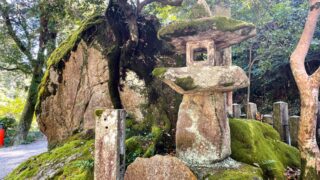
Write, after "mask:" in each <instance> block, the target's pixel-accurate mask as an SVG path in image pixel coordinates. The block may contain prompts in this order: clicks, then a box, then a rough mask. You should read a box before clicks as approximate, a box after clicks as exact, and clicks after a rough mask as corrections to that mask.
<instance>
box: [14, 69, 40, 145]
mask: <svg viewBox="0 0 320 180" xmlns="http://www.w3.org/2000/svg"><path fill="white" fill-rule="evenodd" d="M41 77H42V75H37V74H33V76H32V80H31V85H30V87H29V90H28V96H27V100H26V104H25V106H24V108H23V112H22V115H21V118H20V121H19V125H18V133H17V135H16V137H15V141H14V144H15V145H18V144H21V143H22V142H24V141H26V140H27V136H28V133H29V130H30V127H31V123H32V119H33V115H34V108H35V105H36V101H37V95H38V86H39V84H40V82H41Z"/></svg>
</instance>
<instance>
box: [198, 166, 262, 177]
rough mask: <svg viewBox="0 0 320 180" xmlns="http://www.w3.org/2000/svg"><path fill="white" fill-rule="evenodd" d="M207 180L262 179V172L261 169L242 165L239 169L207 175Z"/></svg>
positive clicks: (223, 170)
mask: <svg viewBox="0 0 320 180" xmlns="http://www.w3.org/2000/svg"><path fill="white" fill-rule="evenodd" d="M204 179H206V180H221V179H223V180H244V179H256V180H259V179H262V171H261V169H259V168H256V167H253V166H250V165H242V166H241V167H240V168H237V169H227V170H225V169H222V170H219V171H218V172H216V173H214V174H210V175H207V176H206V177H205V178H204Z"/></svg>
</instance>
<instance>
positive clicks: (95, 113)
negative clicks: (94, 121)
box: [94, 109, 104, 118]
mask: <svg viewBox="0 0 320 180" xmlns="http://www.w3.org/2000/svg"><path fill="white" fill-rule="evenodd" d="M103 111H104V110H103V109H97V110H95V111H94V115H95V116H96V117H98V118H100V117H101V115H102V113H103Z"/></svg>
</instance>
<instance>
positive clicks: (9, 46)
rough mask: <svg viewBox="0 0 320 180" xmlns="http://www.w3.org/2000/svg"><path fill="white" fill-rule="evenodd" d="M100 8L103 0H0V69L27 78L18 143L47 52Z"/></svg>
mask: <svg viewBox="0 0 320 180" xmlns="http://www.w3.org/2000/svg"><path fill="white" fill-rule="evenodd" d="M102 9H104V1H102V0H88V1H80V0H79V1H71V0H58V1H44V0H39V1H28V0H14V1H6V0H1V2H0V14H1V19H0V20H1V26H0V30H1V33H0V41H1V42H2V43H1V45H0V46H1V47H0V51H1V55H2V56H1V58H0V70H1V71H10V72H15V73H16V74H14V75H13V74H8V73H7V75H11V76H10V77H11V78H13V77H17V76H20V75H26V76H27V77H28V78H30V83H26V84H27V85H28V87H27V95H26V103H25V105H24V108H23V111H22V114H21V117H20V121H19V133H18V134H17V136H16V143H17V144H19V143H21V142H22V141H23V140H25V139H26V137H27V134H28V131H29V129H30V125H31V122H32V119H33V116H34V107H35V104H36V100H37V94H38V85H39V83H40V81H41V79H42V76H43V70H44V69H45V64H46V60H47V58H48V56H49V55H50V54H51V52H52V51H53V50H54V49H55V47H56V45H57V43H59V42H60V41H61V40H62V39H64V37H65V36H66V34H68V33H69V32H70V30H72V29H73V28H74V27H75V26H76V25H77V24H79V22H80V21H81V20H82V19H84V18H85V17H87V16H89V15H91V14H93V13H95V12H99V11H100V12H102ZM3 75H5V74H3Z"/></svg>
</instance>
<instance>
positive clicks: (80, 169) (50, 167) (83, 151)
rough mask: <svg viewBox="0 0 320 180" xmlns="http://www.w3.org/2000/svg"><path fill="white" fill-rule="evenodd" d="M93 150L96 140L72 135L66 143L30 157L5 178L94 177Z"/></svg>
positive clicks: (15, 179)
mask: <svg viewBox="0 0 320 180" xmlns="http://www.w3.org/2000/svg"><path fill="white" fill-rule="evenodd" d="M75 137H80V136H75ZM93 151H94V140H86V139H76V140H75V138H73V137H71V138H70V139H69V141H67V142H66V143H65V144H64V145H62V146H60V147H57V148H55V149H53V150H51V151H49V152H46V153H43V154H40V155H37V156H33V157H31V158H29V159H28V160H27V161H25V162H23V163H22V164H21V165H19V166H18V167H17V168H16V169H15V170H14V171H13V172H11V173H10V174H9V175H8V176H7V177H5V180H21V179H39V178H44V179H77V180H87V179H93V166H94V161H93V155H92V154H93Z"/></svg>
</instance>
